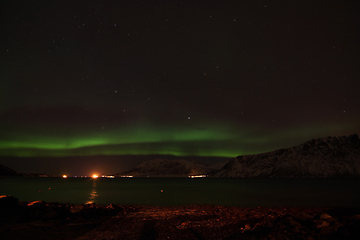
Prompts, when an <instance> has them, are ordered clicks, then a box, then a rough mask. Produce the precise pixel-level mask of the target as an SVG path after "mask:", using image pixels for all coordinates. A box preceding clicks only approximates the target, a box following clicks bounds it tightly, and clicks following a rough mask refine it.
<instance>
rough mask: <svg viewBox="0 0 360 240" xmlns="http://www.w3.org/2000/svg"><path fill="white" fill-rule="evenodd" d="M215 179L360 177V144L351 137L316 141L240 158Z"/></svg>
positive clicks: (216, 174)
mask: <svg viewBox="0 0 360 240" xmlns="http://www.w3.org/2000/svg"><path fill="white" fill-rule="evenodd" d="M213 176H214V177H233V178H236V177H239V178H251V177H340V176H346V177H351V176H360V140H359V137H358V135H356V134H354V135H351V136H348V137H327V138H320V139H312V140H310V141H308V142H305V143H303V144H300V145H298V146H295V147H291V148H286V149H280V150H276V151H273V152H268V153H262V154H256V155H245V156H238V157H236V158H234V159H232V160H230V161H229V162H228V163H227V164H226V165H225V166H224V167H223V168H222V169H220V170H219V171H218V172H216V173H215V174H213Z"/></svg>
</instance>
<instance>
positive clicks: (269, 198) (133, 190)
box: [0, 177, 360, 207]
mask: <svg viewBox="0 0 360 240" xmlns="http://www.w3.org/2000/svg"><path fill="white" fill-rule="evenodd" d="M0 195H12V196H15V197H17V198H19V200H20V201H35V200H43V201H47V202H61V203H72V204H84V203H96V204H110V203H112V204H122V205H158V206H165V205H191V204H214V205H225V206H239V207H256V206H263V207H290V206H301V207H316V206H326V207H333V206H342V207H344V206H360V180H359V179H215V178H201V179H188V178H114V179H107V178H98V179H92V178H66V179H63V178H35V177H34V178H31V177H27V178H17V177H11V178H10V177H9V178H1V179H0Z"/></svg>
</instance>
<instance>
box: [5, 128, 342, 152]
mask: <svg viewBox="0 0 360 240" xmlns="http://www.w3.org/2000/svg"><path fill="white" fill-rule="evenodd" d="M224 126H226V127H221V126H220V127H219V126H210V125H209V126H206V127H204V128H195V127H191V126H185V127H181V128H180V127H179V128H178V129H176V128H175V127H163V128H161V127H158V126H136V127H133V128H119V127H118V128H114V127H112V128H104V129H101V130H96V131H95V130H91V131H89V130H87V129H85V128H84V127H83V128H81V127H78V128H73V127H72V128H68V129H66V128H61V129H60V128H58V130H57V131H54V129H56V128H54V129H53V130H52V131H49V130H48V131H47V132H46V131H45V130H44V129H42V128H41V127H38V128H35V127H34V128H33V129H32V131H29V130H28V131H26V130H25V129H23V130H22V131H21V132H20V131H17V132H16V131H15V133H14V131H12V132H11V136H9V135H8V136H7V139H6V140H4V139H3V140H0V155H1V156H17V157H49V156H57V157H60V156H94V155H150V154H161V155H174V156H202V157H205V156H208V157H235V156H238V155H245V154H255V153H261V152H267V151H271V150H275V149H278V148H283V147H290V146H293V145H296V144H299V143H301V142H302V141H306V140H309V139H310V138H312V137H317V136H319V135H320V136H321V135H322V134H326V133H328V132H329V131H330V130H331V131H338V130H339V131H340V130H344V129H346V128H347V127H349V126H339V125H336V126H333V125H320V126H313V127H302V128H296V129H295V128H291V129H281V130H278V131H264V130H263V131H262V132H263V133H262V134H259V133H258V131H259V129H258V128H257V127H255V126H253V127H249V126H248V127H245V126H243V127H239V126H231V125H230V124H228V125H224ZM35 129H37V133H35V131H34V130H35ZM59 131H61V132H62V134H57V133H58V132H59ZM44 132H45V133H47V134H41V133H44ZM254 133H256V134H254ZM291 136H297V138H296V140H294V139H292V138H291ZM299 141H300V142H299Z"/></svg>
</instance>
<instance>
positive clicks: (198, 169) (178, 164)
mask: <svg viewBox="0 0 360 240" xmlns="http://www.w3.org/2000/svg"><path fill="white" fill-rule="evenodd" d="M212 170H213V169H212V168H210V167H207V166H206V165H204V164H200V163H194V162H190V161H187V160H181V159H176V160H165V159H154V160H148V161H144V162H142V163H140V164H139V165H137V166H136V167H135V168H134V169H132V170H130V171H127V172H122V173H118V174H116V175H132V176H134V177H188V176H189V175H199V174H208V173H210V172H211V171H212Z"/></svg>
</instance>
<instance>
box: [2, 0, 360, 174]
mask: <svg viewBox="0 0 360 240" xmlns="http://www.w3.org/2000/svg"><path fill="white" fill-rule="evenodd" d="M353 2H354V3H355V1H353ZM0 9H1V10H0V14H1V39H0V41H1V45H0V53H1V54H0V61H1V65H0V67H1V68H0V133H1V134H0V156H3V157H7V156H16V157H31V159H34V158H36V159H38V161H41V164H39V162H38V163H37V164H38V166H37V167H38V169H41V170H42V171H50V172H56V171H57V170H58V172H60V171H73V169H72V168H71V166H69V161H67V162H66V161H64V162H63V163H65V162H66V163H67V164H68V165H66V164H65V165H66V166H62V167H59V165H61V161H55V160H54V161H52V160H46V161H44V159H47V158H48V157H75V156H80V157H81V156H89V159H91V160H89V162H97V163H96V164H97V165H98V166H99V165H101V164H100V163H99V162H101V161H100V160H98V161H97V160H96V159H94V156H98V155H106V156H109V157H111V156H112V160H111V161H112V164H113V163H114V162H116V161H117V162H118V163H119V164H120V165H119V166H121V164H123V165H124V166H127V167H129V166H130V165H131V164H135V162H132V160H131V159H132V158H131V157H129V158H125V157H119V158H118V160H114V159H115V158H114V156H119V155H150V154H157V155H173V156H177V157H189V156H198V157H236V156H238V155H243V154H255V153H262V152H267V151H272V150H276V149H279V148H284V147H291V146H294V145H297V144H300V143H302V142H304V141H307V140H310V139H311V138H318V137H327V136H343V135H349V134H354V133H357V134H359V133H360V111H359V109H360V97H359V93H360V79H359V76H360V48H359V46H360V44H359V43H360V22H359V20H360V17H359V13H358V10H357V8H356V6H355V5H352V4H351V2H350V1H327V0H326V1H325V0H324V1H235V0H234V1H194V0H192V1H145V0H144V1H48V0H46V1H40V0H37V1H28V0H27V1H1V3H0ZM39 157H41V158H39ZM3 159H6V158H3ZM39 159H40V160H39ZM41 159H42V160H41ZM82 159H83V160H82V162H81V164H84V163H86V157H82ZM0 163H1V164H4V165H6V166H10V167H13V168H14V169H15V170H18V171H26V169H29V167H30V166H33V165H34V162H33V161H32V160H29V159H28V160H26V158H25V160H24V159H22V160H21V161H20V160H19V161H18V162H17V161H11V162H9V161H7V160H1V162H0ZM73 164H74V165H76V164H79V163H75V162H73ZM89 164H90V163H89ZM104 164H105V161H104ZM62 165H64V164H62ZM119 166H117V167H118V169H116V171H121V170H124V169H120V168H121V167H119ZM103 167H104V166H103ZM30 169H31V170H32V171H36V169H35V168H33V169H32V168H30ZM59 169H60V170H59ZM110 169H112V170H113V171H115V170H114V169H113V166H108V167H104V168H103V169H102V170H104V171H110ZM58 172H57V173H58Z"/></svg>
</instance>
